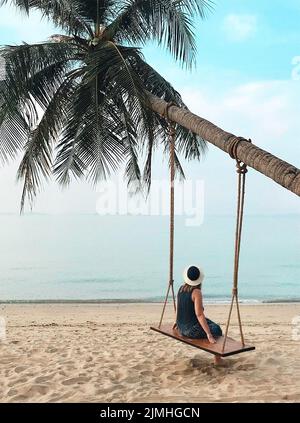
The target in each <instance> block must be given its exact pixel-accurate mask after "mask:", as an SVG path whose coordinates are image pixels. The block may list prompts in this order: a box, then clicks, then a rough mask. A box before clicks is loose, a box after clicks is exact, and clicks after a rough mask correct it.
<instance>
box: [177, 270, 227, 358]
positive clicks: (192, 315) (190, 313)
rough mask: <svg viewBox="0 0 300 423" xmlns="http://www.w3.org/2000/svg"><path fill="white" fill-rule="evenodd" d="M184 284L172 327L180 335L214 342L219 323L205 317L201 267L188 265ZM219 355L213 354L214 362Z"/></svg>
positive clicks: (219, 331)
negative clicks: (176, 329)
mask: <svg viewBox="0 0 300 423" xmlns="http://www.w3.org/2000/svg"><path fill="white" fill-rule="evenodd" d="M183 278H184V285H182V286H181V287H180V288H179V291H178V294H177V315H176V323H175V325H174V327H177V328H178V331H179V332H180V334H181V335H183V336H187V337H188V338H194V339H195V338H196V339H199V338H200V339H203V338H207V339H208V340H209V342H210V343H212V344H214V343H216V340H215V337H218V336H221V335H222V329H221V328H220V326H219V325H217V324H216V323H214V322H212V321H211V320H209V319H206V317H205V315H204V308H203V303H202V293H201V285H202V282H203V279H204V273H203V271H202V269H200V268H199V267H196V266H190V267H188V268H186V269H185V271H184V272H183ZM220 361H221V357H219V356H216V355H215V363H216V364H219V363H220Z"/></svg>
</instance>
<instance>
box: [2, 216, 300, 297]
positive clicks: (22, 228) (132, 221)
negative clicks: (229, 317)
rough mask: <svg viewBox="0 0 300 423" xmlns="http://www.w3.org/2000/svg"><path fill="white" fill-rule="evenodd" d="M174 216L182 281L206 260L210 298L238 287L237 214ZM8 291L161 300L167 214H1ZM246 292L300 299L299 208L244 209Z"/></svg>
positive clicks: (29, 294) (242, 272)
mask: <svg viewBox="0 0 300 423" xmlns="http://www.w3.org/2000/svg"><path fill="white" fill-rule="evenodd" d="M185 222H186V221H185V219H184V218H183V217H177V218H176V232H175V289H176V290H177V289H178V287H179V286H180V285H181V283H182V270H183V269H184V267H185V266H186V265H191V264H196V265H200V266H202V267H203V269H204V270H205V274H206V277H205V281H204V284H203V292H204V296H205V300H206V302H227V301H228V300H229V298H230V295H231V283H232V269H233V247H234V226H235V221H234V217H233V216H206V217H205V219H204V222H203V224H202V225H201V226H194V227H191V226H186V225H185ZM0 229H1V239H0V301H50V300H55V301H63V300H68V301H73V300H76V301H113V300H120V301H125V302H126V301H149V302H151V301H158V300H161V299H162V298H163V297H164V295H165V290H166V286H167V282H168V260H169V253H168V245H169V241H168V218H167V217H158V216H99V215H96V214H95V215H92V214H90V215H88V214H85V215H42V214H41V215H39V214H28V215H24V216H18V215H9V214H7V215H0ZM243 230H244V232H243V239H242V249H241V257H240V285H239V286H240V288H239V294H240V299H241V301H244V302H263V301H267V302H268V301H270V302H272V301H300V216H299V215H281V216H245V221H244V228H243Z"/></svg>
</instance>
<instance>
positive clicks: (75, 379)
mask: <svg viewBox="0 0 300 423" xmlns="http://www.w3.org/2000/svg"><path fill="white" fill-rule="evenodd" d="M89 381H90V378H89V377H86V376H78V377H72V378H70V379H66V380H63V381H62V384H63V385H75V384H78V385H82V384H84V383H87V382H89Z"/></svg>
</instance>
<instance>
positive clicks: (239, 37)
mask: <svg viewBox="0 0 300 423" xmlns="http://www.w3.org/2000/svg"><path fill="white" fill-rule="evenodd" d="M223 30H224V32H225V34H226V36H227V38H228V39H229V40H230V41H235V42H242V41H245V40H247V39H249V38H251V37H252V36H253V35H254V34H255V33H256V31H257V17H256V16H255V15H236V14H230V15H227V16H226V17H225V18H224V21H223Z"/></svg>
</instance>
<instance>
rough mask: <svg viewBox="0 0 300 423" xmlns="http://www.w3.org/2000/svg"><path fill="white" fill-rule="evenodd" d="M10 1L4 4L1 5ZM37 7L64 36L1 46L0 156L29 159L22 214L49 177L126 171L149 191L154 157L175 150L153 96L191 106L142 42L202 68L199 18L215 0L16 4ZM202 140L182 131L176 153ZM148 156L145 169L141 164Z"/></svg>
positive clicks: (194, 149) (199, 146)
mask: <svg viewBox="0 0 300 423" xmlns="http://www.w3.org/2000/svg"><path fill="white" fill-rule="evenodd" d="M7 2H8V0H0V5H3V4H5V3H7ZM12 3H14V5H15V6H17V7H18V8H19V9H21V10H23V11H25V12H26V13H30V11H31V10H33V9H37V10H39V11H41V12H42V14H43V16H44V17H46V18H48V19H50V20H51V21H52V22H54V24H55V25H56V26H57V27H59V28H60V29H61V30H62V32H63V34H57V35H54V36H52V37H51V38H50V40H48V41H47V42H42V43H38V44H26V43H24V44H22V45H18V46H6V47H3V48H2V55H3V57H4V59H5V62H6V79H5V81H4V84H2V87H1V89H0V130H1V134H0V135H1V140H0V156H1V158H2V160H3V161H5V162H6V161H8V160H10V159H15V158H16V156H17V155H18V154H19V152H20V151H23V158H22V161H21V164H20V166H19V170H18V178H19V179H21V180H23V181H24V187H23V194H22V199H21V208H22V209H23V207H24V201H25V199H26V198H28V199H29V201H30V203H32V201H33V199H34V197H35V196H36V194H37V192H38V191H39V189H40V188H41V185H42V181H43V179H48V178H49V177H50V176H51V175H52V174H54V175H55V177H56V178H57V180H58V182H59V183H61V184H63V185H67V184H69V183H70V180H71V179H72V178H82V177H87V178H88V179H89V180H91V181H92V182H93V183H97V182H98V181H99V180H101V179H103V178H106V177H107V176H108V175H110V173H111V172H114V171H116V170H117V169H119V168H120V166H121V165H124V166H126V169H125V174H126V178H127V181H128V183H133V182H135V181H139V182H140V184H141V185H142V186H146V187H149V184H150V181H151V163H152V154H153V151H154V149H155V148H156V147H157V146H158V145H162V146H163V149H164V150H165V151H168V148H169V144H168V137H167V129H168V127H167V123H166V121H165V119H164V117H163V116H161V114H158V113H156V112H154V110H153V107H152V105H151V104H152V103H151V101H150V96H152V97H151V98H152V101H153V98H157V99H158V100H159V99H160V100H163V101H165V102H173V103H175V104H176V105H178V106H179V107H181V108H184V109H186V107H185V105H184V103H183V101H182V99H181V96H180V94H179V93H178V92H177V91H176V90H175V89H174V88H173V87H172V86H171V84H170V83H169V82H168V81H166V80H165V79H164V78H163V77H162V76H161V75H160V74H159V73H158V72H157V71H156V70H155V69H153V68H152V67H151V66H150V65H149V64H148V63H146V61H145V59H144V57H143V54H142V51H141V46H144V45H145V43H146V42H148V41H156V42H157V44H158V45H162V46H164V47H165V48H166V49H167V50H168V51H169V52H171V54H172V55H173V57H174V58H175V60H176V61H177V62H179V63H180V64H181V65H183V66H187V67H188V68H190V67H191V66H193V64H194V63H195V53H196V46H195V39H194V33H193V24H192V18H193V17H194V16H195V15H199V16H200V17H201V18H204V16H205V12H206V11H207V10H208V9H209V8H210V7H211V3H210V0H125V1H124V0H123V1H121V0H87V1H83V0H51V1H46V0H13V1H12ZM204 150H205V142H204V141H203V139H202V138H201V137H199V136H197V135H195V134H193V133H192V132H191V131H190V130H189V129H186V128H185V127H183V126H181V125H177V142H176V158H175V162H176V168H177V171H178V172H179V173H180V174H181V175H183V169H182V167H181V165H180V161H179V157H178V155H179V154H183V155H184V157H185V158H186V159H199V158H200V156H201V154H202V153H203V152H204ZM140 157H143V158H144V165H143V168H141V166H140V160H139V158H140Z"/></svg>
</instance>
